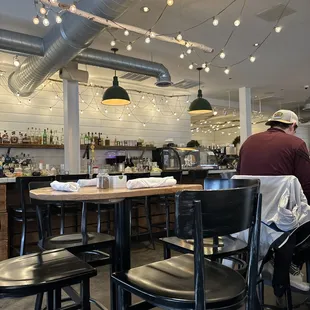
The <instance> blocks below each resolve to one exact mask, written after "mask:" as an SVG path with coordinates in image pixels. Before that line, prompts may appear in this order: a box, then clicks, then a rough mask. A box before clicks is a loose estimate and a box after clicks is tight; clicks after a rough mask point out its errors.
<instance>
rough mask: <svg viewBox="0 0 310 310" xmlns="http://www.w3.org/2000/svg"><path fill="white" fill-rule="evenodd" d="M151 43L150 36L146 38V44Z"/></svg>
mask: <svg viewBox="0 0 310 310" xmlns="http://www.w3.org/2000/svg"><path fill="white" fill-rule="evenodd" d="M150 42H151V38H150V37H149V36H147V37H146V38H145V43H147V44H148V43H150Z"/></svg>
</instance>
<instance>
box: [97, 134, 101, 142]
mask: <svg viewBox="0 0 310 310" xmlns="http://www.w3.org/2000/svg"><path fill="white" fill-rule="evenodd" d="M100 135H101V133H100V132H99V133H98V141H97V145H101V137H100Z"/></svg>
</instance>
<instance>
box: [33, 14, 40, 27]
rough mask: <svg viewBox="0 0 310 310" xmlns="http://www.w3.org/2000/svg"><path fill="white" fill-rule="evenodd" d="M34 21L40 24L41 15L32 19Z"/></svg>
mask: <svg viewBox="0 0 310 310" xmlns="http://www.w3.org/2000/svg"><path fill="white" fill-rule="evenodd" d="M32 22H33V23H34V24H35V25H38V24H39V23H40V19H39V16H38V15H37V16H35V17H34V18H33V19H32Z"/></svg>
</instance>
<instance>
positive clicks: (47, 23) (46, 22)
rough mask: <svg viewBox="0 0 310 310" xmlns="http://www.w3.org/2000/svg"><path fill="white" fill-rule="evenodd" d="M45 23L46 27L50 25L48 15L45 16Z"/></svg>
mask: <svg viewBox="0 0 310 310" xmlns="http://www.w3.org/2000/svg"><path fill="white" fill-rule="evenodd" d="M43 25H44V26H45V27H48V26H49V25H50V21H49V20H48V18H47V17H46V16H45V17H44V18H43Z"/></svg>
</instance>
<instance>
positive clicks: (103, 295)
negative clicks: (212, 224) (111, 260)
mask: <svg viewBox="0 0 310 310" xmlns="http://www.w3.org/2000/svg"><path fill="white" fill-rule="evenodd" d="M147 246H148V244H147V243H146V244H143V243H139V244H134V245H133V249H132V266H134V267H135V266H139V265H144V264H147V263H150V262H155V261H158V260H161V259H163V251H162V247H161V245H160V244H158V243H156V250H152V249H150V248H149V247H147ZM109 295H110V293H109V268H108V267H107V266H105V267H99V268H98V275H97V276H96V277H94V278H92V279H91V296H92V297H93V298H94V299H96V300H98V301H99V302H100V303H102V304H103V305H105V306H107V307H108V308H109ZM265 298H266V301H265V303H266V304H273V305H275V298H274V296H273V292H272V289H270V288H267V289H266V292H265ZM304 299H305V297H304V296H296V295H294V296H293V301H294V303H297V302H301V301H303V300H304ZM133 300H134V301H137V299H136V298H133ZM34 301H35V297H27V298H22V299H3V300H0V309H5V310H30V309H33V308H34ZM95 309H98V308H97V307H96V306H94V305H93V306H92V310H95ZM299 309H300V310H306V309H309V308H308V307H307V306H306V305H304V306H302V307H300V308H299Z"/></svg>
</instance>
